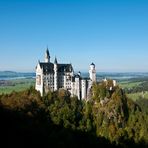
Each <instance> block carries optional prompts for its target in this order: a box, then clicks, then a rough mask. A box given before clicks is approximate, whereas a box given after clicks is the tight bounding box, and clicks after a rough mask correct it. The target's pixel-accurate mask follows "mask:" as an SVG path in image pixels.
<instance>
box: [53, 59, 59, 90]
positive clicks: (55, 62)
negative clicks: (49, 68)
mask: <svg viewBox="0 0 148 148" xmlns="http://www.w3.org/2000/svg"><path fill="white" fill-rule="evenodd" d="M56 90H58V62H57V58H56V57H55V60H54V91H56Z"/></svg>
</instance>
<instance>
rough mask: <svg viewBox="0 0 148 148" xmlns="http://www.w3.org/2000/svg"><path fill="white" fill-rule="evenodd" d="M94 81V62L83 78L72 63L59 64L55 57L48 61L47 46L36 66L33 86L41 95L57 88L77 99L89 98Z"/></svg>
mask: <svg viewBox="0 0 148 148" xmlns="http://www.w3.org/2000/svg"><path fill="white" fill-rule="evenodd" d="M94 82H96V69H95V64H94V63H92V64H91V65H90V70H89V78H83V77H82V76H81V73H80V72H79V73H78V74H75V73H74V69H73V67H72V64H60V63H58V61H57V58H56V57H55V60H54V63H51V62H50V54H49V50H48V48H47V50H46V53H45V61H44V62H40V61H38V64H37V66H36V85H35V88H36V90H38V91H39V92H40V94H41V96H43V95H44V94H46V93H47V92H48V91H49V90H51V91H56V90H59V89H65V90H68V91H69V92H70V94H71V96H72V97H73V96H77V97H78V99H89V94H90V90H91V87H92V84H93V83H94Z"/></svg>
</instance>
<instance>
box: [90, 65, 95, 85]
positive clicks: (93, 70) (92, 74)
mask: <svg viewBox="0 0 148 148" xmlns="http://www.w3.org/2000/svg"><path fill="white" fill-rule="evenodd" d="M89 77H90V79H91V80H92V82H96V69H95V64H94V63H92V64H90V70H89Z"/></svg>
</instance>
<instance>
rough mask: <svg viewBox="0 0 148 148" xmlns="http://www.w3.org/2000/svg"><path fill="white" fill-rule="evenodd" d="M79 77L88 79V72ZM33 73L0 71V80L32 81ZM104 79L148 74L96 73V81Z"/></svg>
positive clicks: (146, 74) (145, 74) (127, 77)
mask: <svg viewBox="0 0 148 148" xmlns="http://www.w3.org/2000/svg"><path fill="white" fill-rule="evenodd" d="M81 75H82V76H83V77H89V73H88V72H82V73H81ZM35 76H36V75H35V73H33V72H32V73H21V72H12V71H0V80H13V79H29V78H31V79H34V78H35ZM104 78H107V79H115V80H126V79H132V78H148V73H140V72H137V73H136V72H135V73H132V72H129V73H128V72H127V73H117V72H98V73H97V80H98V81H99V80H102V79H104Z"/></svg>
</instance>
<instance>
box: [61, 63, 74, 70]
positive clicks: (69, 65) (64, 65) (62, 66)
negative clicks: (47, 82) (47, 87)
mask: <svg viewBox="0 0 148 148" xmlns="http://www.w3.org/2000/svg"><path fill="white" fill-rule="evenodd" d="M72 71H73V68H72V65H71V64H58V72H72Z"/></svg>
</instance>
